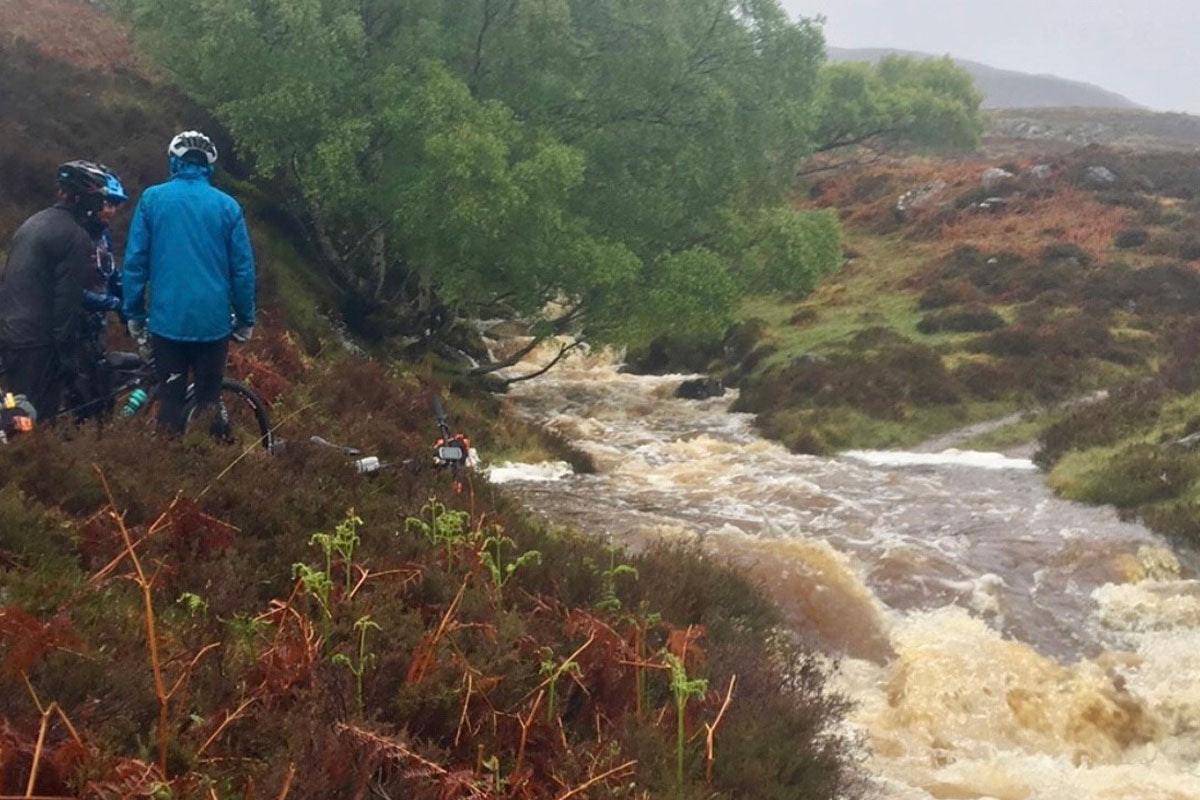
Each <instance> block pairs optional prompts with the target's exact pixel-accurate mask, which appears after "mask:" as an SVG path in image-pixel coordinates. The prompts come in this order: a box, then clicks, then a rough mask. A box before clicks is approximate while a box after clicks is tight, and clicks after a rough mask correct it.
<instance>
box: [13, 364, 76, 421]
mask: <svg viewBox="0 0 1200 800" xmlns="http://www.w3.org/2000/svg"><path fill="white" fill-rule="evenodd" d="M4 369H5V375H4V378H3V379H2V381H0V385H2V386H3V388H4V390H5V391H7V392H12V393H13V394H23V395H25V397H26V399H27V400H29V402H31V403H33V407H34V408H35V409H37V415H38V423H39V424H42V423H46V422H52V421H53V420H54V418H55V417H56V416H58V412H59V409H60V408H61V407H62V394H63V389H65V388H66V385H67V374H66V370H65V368H64V367H63V365H62V363H61V361H60V360H59V357H58V350H57V348H55V347H54V346H53V345H44V346H38V347H21V348H17V349H10V348H7V347H6V348H4Z"/></svg>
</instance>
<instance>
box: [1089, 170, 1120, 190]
mask: <svg viewBox="0 0 1200 800" xmlns="http://www.w3.org/2000/svg"><path fill="white" fill-rule="evenodd" d="M1083 182H1084V183H1085V184H1086V185H1088V186H1093V187H1104V186H1112V185H1114V184H1115V183H1116V182H1117V173H1115V172H1113V171H1112V170H1111V169H1109V168H1108V167H1101V166H1098V165H1097V166H1091V167H1088V168H1087V172H1085V173H1084V175H1083Z"/></svg>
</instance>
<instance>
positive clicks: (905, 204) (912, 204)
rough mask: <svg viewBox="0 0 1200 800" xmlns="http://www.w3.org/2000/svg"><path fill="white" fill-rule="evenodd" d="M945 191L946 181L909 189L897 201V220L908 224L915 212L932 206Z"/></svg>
mask: <svg viewBox="0 0 1200 800" xmlns="http://www.w3.org/2000/svg"><path fill="white" fill-rule="evenodd" d="M945 190H946V182H945V181H933V182H932V183H927V184H925V185H924V186H918V187H917V188H915V189H909V190H908V191H907V192H905V193H904V194H902V195H900V197H899V199H898V200H896V218H897V219H898V220H900V221H901V222H907V221H908V220H909V219H910V218H911V217H912V212H913V211H916V210H919V209H922V208H927V207H928V206H930V205H932V204H933V202H934V201H936V200H937V198H938V196H939V195H941V193H942V192H944V191H945Z"/></svg>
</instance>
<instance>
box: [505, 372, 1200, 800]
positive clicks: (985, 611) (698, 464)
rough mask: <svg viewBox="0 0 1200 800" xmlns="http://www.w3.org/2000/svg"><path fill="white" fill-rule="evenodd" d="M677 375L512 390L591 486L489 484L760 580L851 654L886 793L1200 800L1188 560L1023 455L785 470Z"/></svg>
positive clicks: (916, 799)
mask: <svg viewBox="0 0 1200 800" xmlns="http://www.w3.org/2000/svg"><path fill="white" fill-rule="evenodd" d="M555 352H556V351H555ZM526 368H528V367H527V366H526ZM518 371H519V370H518ZM682 379H683V376H658V377H638V376H631V375H623V374H620V373H618V372H617V371H616V369H615V368H614V367H613V365H612V359H611V358H607V357H605V356H603V355H596V356H586V355H584V356H581V357H579V358H575V359H572V360H571V361H569V362H567V363H566V364H563V365H561V366H560V367H557V368H555V370H554V371H552V372H551V373H549V374H548V375H547V376H545V377H544V378H542V379H539V380H536V381H532V382H529V383H525V384H519V385H518V387H519V388H516V389H515V391H514V394H513V399H512V402H513V403H514V405H515V407H516V408H517V409H518V410H519V411H520V413H523V414H526V415H528V416H529V417H531V418H533V419H536V420H538V421H541V422H543V423H544V424H546V425H547V426H548V427H550V428H552V429H553V430H555V431H557V432H559V433H561V434H563V435H564V436H567V437H568V438H570V439H571V440H572V441H573V442H575V443H576V444H577V445H578V446H579V447H580V448H581V449H583V450H585V451H586V452H587V453H589V454H590V455H591V456H592V458H593V460H594V461H595V462H596V464H597V467H598V470H599V472H598V474H595V475H574V474H571V473H570V472H569V471H568V470H567V469H565V465H525V466H520V465H508V466H506V467H504V468H500V469H499V470H498V471H497V472H494V473H493V475H494V476H495V478H496V479H498V480H501V481H508V482H510V485H511V486H512V487H513V488H514V489H515V490H516V491H517V492H518V493H519V494H520V495H521V496H522V497H523V498H524V499H525V500H526V501H527V502H528V503H529V505H530V506H531V507H532V508H534V509H535V510H537V511H540V512H541V513H543V514H544V515H546V516H548V517H550V518H552V519H554V520H555V521H559V522H566V523H571V524H574V525H576V526H578V527H580V528H582V529H583V530H586V531H591V532H594V533H596V534H598V535H604V536H611V537H613V538H614V539H616V540H618V541H621V542H624V543H626V544H628V545H629V546H631V547H635V548H636V547H643V546H647V545H649V544H651V543H653V542H654V541H658V540H662V539H665V538H671V537H677V538H690V539H695V540H698V541H700V542H702V544H703V546H704V547H706V548H708V549H710V550H711V551H712V552H714V553H716V554H718V555H720V556H721V557H724V558H727V559H729V560H731V561H732V562H734V563H736V564H737V565H739V566H740V567H741V568H742V569H743V570H744V571H745V572H746V573H747V574H749V575H750V576H752V577H753V578H754V579H755V580H757V581H758V582H760V583H761V585H762V586H763V587H764V588H765V589H766V590H767V591H768V592H769V593H770V594H771V595H772V597H773V598H774V599H775V600H776V602H777V603H778V604H779V606H780V608H781V609H782V611H783V613H784V615H785V618H786V619H787V621H788V622H789V624H790V625H792V626H793V627H794V628H795V629H796V630H797V631H799V632H801V633H802V634H805V635H807V636H810V637H812V639H813V640H814V641H815V642H817V643H818V644H819V645H820V646H822V647H824V648H826V649H827V650H829V651H830V652H833V653H838V654H840V655H842V656H843V658H842V660H841V666H840V668H839V671H838V672H837V674H836V675H835V677H834V680H835V682H836V684H837V685H838V687H839V688H841V689H843V690H844V691H845V692H846V693H847V694H849V695H850V696H851V697H852V698H854V699H855V700H856V701H857V703H858V705H857V707H856V710H855V712H854V714H853V719H852V722H853V724H854V725H855V726H856V727H858V728H859V729H860V730H861V731H862V732H863V733H864V734H865V736H866V739H867V741H868V742H869V745H870V747H871V752H872V755H871V759H870V764H869V766H870V768H871V770H872V771H873V772H874V774H875V775H876V776H877V779H878V781H879V784H880V787H881V789H882V792H881V794H882V796H883V797H888V798H902V799H904V800H910V799H911V800H930V799H931V798H939V800H940V799H942V798H1000V799H1001V800H1040V799H1042V798H1045V799H1046V800H1076V799H1078V800H1088V799H1090V798H1096V799H1099V798H1104V799H1105V800H1107V799H1108V798H1113V799H1114V800H1115V799H1116V798H1122V799H1124V798H1132V799H1134V800H1151V799H1153V800H1184V799H1185V798H1188V799H1200V766H1198V764H1200V582H1197V581H1196V580H1194V579H1193V576H1194V575H1195V566H1196V563H1195V559H1194V557H1193V556H1189V555H1181V554H1179V553H1176V552H1173V551H1172V550H1171V548H1170V547H1169V546H1168V544H1167V543H1166V542H1164V541H1163V540H1162V539H1161V538H1160V537H1157V536H1155V535H1153V534H1151V533H1150V532H1148V531H1146V530H1145V529H1144V528H1142V527H1140V526H1137V525H1133V524H1129V523H1125V522H1121V521H1120V520H1118V519H1117V518H1116V516H1115V514H1113V513H1112V512H1111V511H1110V510H1107V509H1102V508H1088V507H1083V506H1078V505H1075V504H1072V503H1066V502H1063V501H1061V500H1058V499H1056V498H1055V497H1053V496H1052V495H1051V493H1050V492H1049V491H1047V489H1046V488H1045V487H1044V485H1043V482H1042V476H1041V475H1040V473H1038V472H1036V471H1034V469H1033V465H1032V464H1031V463H1030V462H1028V461H1027V460H1025V459H1015V458H1008V457H1006V456H1004V455H1002V454H980V453H971V452H959V451H948V452H944V453H933V454H929V453H891V452H858V453H848V454H845V455H844V456H842V457H839V458H834V459H826V458H816V457H811V456H799V455H793V454H791V453H788V452H787V451H786V450H785V449H784V448H782V447H780V446H778V445H776V444H774V443H772V442H768V441H765V440H763V439H761V438H760V437H758V436H757V435H756V434H755V433H754V431H753V429H752V427H751V420H750V418H749V417H748V416H747V415H742V414H733V413H730V412H729V411H728V410H727V405H728V402H729V399H728V398H726V399H714V400H707V401H700V402H695V401H682V400H675V399H673V397H672V393H673V391H674V389H675V387H676V386H678V384H679V382H680V381H681V380H682Z"/></svg>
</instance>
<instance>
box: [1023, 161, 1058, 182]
mask: <svg viewBox="0 0 1200 800" xmlns="http://www.w3.org/2000/svg"><path fill="white" fill-rule="evenodd" d="M1029 174H1030V175H1032V176H1033V177H1035V178H1037V179H1038V180H1039V181H1044V180H1046V179H1047V178H1049V177H1050V176H1051V175H1053V174H1054V167H1052V166H1050V165H1049V164H1038V165H1037V166H1036V167H1034V168H1033V169H1031V170H1029Z"/></svg>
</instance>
